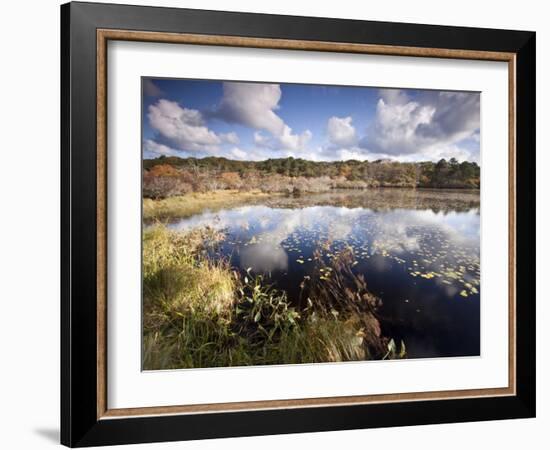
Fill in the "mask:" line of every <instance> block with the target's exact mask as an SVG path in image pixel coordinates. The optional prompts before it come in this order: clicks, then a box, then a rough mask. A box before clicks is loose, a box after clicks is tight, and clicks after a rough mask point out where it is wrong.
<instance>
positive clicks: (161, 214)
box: [143, 189, 274, 219]
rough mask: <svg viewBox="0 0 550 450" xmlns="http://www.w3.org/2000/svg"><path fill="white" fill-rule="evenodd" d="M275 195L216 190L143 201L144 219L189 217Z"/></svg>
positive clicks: (258, 192) (257, 191)
mask: <svg viewBox="0 0 550 450" xmlns="http://www.w3.org/2000/svg"><path fill="white" fill-rule="evenodd" d="M273 195H274V194H269V193H265V192H261V191H259V190H255V191H238V190H229V189H228V190H216V191H209V192H193V193H188V194H185V195H179V196H175V197H168V198H165V199H161V200H152V199H149V198H145V199H143V218H144V219H162V218H167V217H189V216H192V215H193V214H197V213H200V212H202V211H204V210H205V209H210V210H212V211H216V210H219V209H222V208H231V207H234V206H238V205H241V204H248V203H255V202H260V201H262V200H265V199H266V198H269V197H272V196H273Z"/></svg>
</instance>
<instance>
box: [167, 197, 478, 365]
mask: <svg viewBox="0 0 550 450" xmlns="http://www.w3.org/2000/svg"><path fill="white" fill-rule="evenodd" d="M206 225H208V226H211V227H214V228H217V229H220V230H224V231H225V233H226V237H225V239H224V241H223V242H222V244H221V245H220V247H219V248H218V249H217V250H216V251H217V252H219V253H220V254H221V255H223V256H224V257H226V258H229V260H230V262H231V264H232V265H233V266H234V267H235V268H237V269H239V270H243V271H245V270H246V269H248V268H251V269H250V270H251V272H252V273H255V274H264V275H265V276H267V277H269V280H270V282H271V283H273V284H274V285H275V286H276V287H277V288H280V289H283V290H285V291H286V292H287V293H288V296H289V299H290V300H291V301H292V302H294V303H295V304H296V303H298V302H299V298H300V295H299V294H300V283H301V282H302V280H303V279H304V277H307V276H310V275H311V274H312V273H313V267H314V264H315V261H314V256H313V253H314V251H315V250H321V251H322V258H323V259H325V260H326V261H329V260H330V258H334V257H335V255H338V253H339V252H341V251H343V250H344V249H346V248H352V249H353V254H354V257H355V262H354V263H353V264H354V265H353V270H354V271H355V272H356V273H357V274H363V275H364V277H365V280H366V282H367V285H368V288H369V290H370V291H371V292H372V293H374V294H375V295H377V296H379V297H380V299H381V300H382V306H381V308H380V310H379V316H380V319H381V324H382V331H383V333H384V335H386V336H389V337H393V338H394V339H395V340H396V342H399V340H403V341H404V342H405V344H406V347H407V354H408V357H409V358H425V357H443V356H447V357H448V356H473V355H479V351H480V344H479V339H480V290H481V289H480V247H479V245H480V244H479V239H480V208H479V193H478V192H477V191H442V190H412V189H377V190H369V191H344V192H341V191H339V192H338V191H333V192H330V193H328V194H318V195H317V194H316V195H303V196H300V197H273V198H270V199H269V200H265V201H262V203H261V204H252V205H246V206H240V207H235V208H232V209H226V210H219V211H204V212H202V213H201V214H197V215H195V216H192V217H189V218H182V219H174V220H172V221H171V223H170V224H169V226H170V227H172V228H174V229H180V230H187V229H190V228H193V227H202V226H206ZM297 306H300V305H297Z"/></svg>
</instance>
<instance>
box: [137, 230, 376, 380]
mask: <svg viewBox="0 0 550 450" xmlns="http://www.w3.org/2000/svg"><path fill="white" fill-rule="evenodd" d="M223 239H224V235H223V233H220V232H219V231H216V230H213V229H211V228H208V227H206V228H202V229H195V230H192V231H189V232H185V233H184V232H175V231H170V230H168V229H167V228H166V227H165V226H163V225H157V226H154V227H152V228H149V229H147V230H146V231H145V232H144V235H143V368H144V369H145V370H154V369H178V368H191V367H227V366H242V365H263V364H295V363H315V362H336V361H357V360H364V359H371V358H376V357H381V356H383V355H382V353H385V352H386V348H385V341H384V340H382V338H380V332H379V331H380V328H379V324H378V322H377V320H376V318H375V317H374V315H372V314H371V313H370V308H372V304H371V303H372V301H373V300H372V299H371V298H370V297H367V293H366V292H363V291H361V292H359V293H358V294H357V295H355V297H354V296H353V295H352V296H351V297H350V298H347V299H346V298H345V294H344V291H342V292H340V291H339V289H340V288H339V286H340V287H342V289H344V290H346V289H347V291H345V292H347V295H349V292H350V291H349V280H347V278H346V277H349V276H350V273H351V272H349V273H348V272H347V271H345V270H344V269H343V266H342V267H341V268H340V269H341V271H342V273H341V274H340V275H336V276H335V283H333V284H329V286H328V289H327V286H325V288H324V289H322V288H321V287H316V288H311V289H310V292H311V293H315V294H316V296H315V300H314V301H312V300H310V299H309V298H308V301H307V306H306V307H304V308H302V309H301V310H297V309H296V308H295V307H293V306H291V304H290V302H289V301H288V298H287V296H286V293H285V292H283V291H280V290H277V289H275V288H274V287H273V286H271V285H269V284H268V283H267V281H266V279H264V277H262V276H261V275H252V274H251V273H250V271H247V272H246V273H244V274H242V273H238V272H236V271H234V270H232V268H231V267H230V266H229V264H228V262H227V261H225V260H223V259H211V258H209V257H208V256H207V255H208V250H209V249H212V247H215V246H216V245H218V244H219V243H220V242H221V241H222V240H223ZM334 264H335V265H334V267H335V269H336V268H337V264H346V261H341V262H339V263H338V262H335V263H334ZM359 288H362V289H363V288H364V286H363V285H360V286H358V289H359ZM358 299H359V300H358ZM369 302H370V303H369ZM358 305H359V306H358Z"/></svg>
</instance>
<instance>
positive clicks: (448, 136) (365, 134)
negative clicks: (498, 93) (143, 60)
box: [142, 78, 480, 161]
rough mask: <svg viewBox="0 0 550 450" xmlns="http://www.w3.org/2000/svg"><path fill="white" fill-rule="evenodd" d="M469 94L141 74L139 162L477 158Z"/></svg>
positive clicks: (473, 100)
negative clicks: (164, 159) (157, 159)
mask: <svg viewBox="0 0 550 450" xmlns="http://www.w3.org/2000/svg"><path fill="white" fill-rule="evenodd" d="M479 100H480V99H479V93H467V92H450V91H427V90H403V89H387V88H384V89H379V88H370V87H348V86H321V85H304V84H276V83H251V82H224V81H211V80H185V79H156V78H144V79H143V118H142V120H143V136H142V138H143V148H144V157H145V158H155V157H158V156H160V155H175V156H180V157H188V156H195V157H199V158H200V157H205V156H224V157H227V158H230V159H242V160H264V159H268V158H284V157H288V156H293V157H295V158H304V159H311V160H325V161H331V160H348V159H357V160H376V159H380V158H391V159H395V160H398V161H427V160H431V161H437V160H439V159H441V158H447V159H448V158H451V157H455V158H456V159H458V160H459V161H463V160H468V161H479Z"/></svg>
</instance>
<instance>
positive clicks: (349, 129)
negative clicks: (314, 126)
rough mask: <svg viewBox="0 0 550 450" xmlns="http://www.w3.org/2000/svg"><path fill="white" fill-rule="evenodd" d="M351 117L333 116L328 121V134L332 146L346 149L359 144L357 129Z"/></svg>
mask: <svg viewBox="0 0 550 450" xmlns="http://www.w3.org/2000/svg"><path fill="white" fill-rule="evenodd" d="M352 120H353V119H352V118H351V116H348V117H336V116H332V117H331V118H330V119H328V123H327V133H328V139H329V141H330V143H331V144H334V145H336V146H340V147H345V146H349V145H354V144H355V143H356V142H357V135H356V132H355V127H354V126H353V125H352V123H351V122H352Z"/></svg>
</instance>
